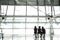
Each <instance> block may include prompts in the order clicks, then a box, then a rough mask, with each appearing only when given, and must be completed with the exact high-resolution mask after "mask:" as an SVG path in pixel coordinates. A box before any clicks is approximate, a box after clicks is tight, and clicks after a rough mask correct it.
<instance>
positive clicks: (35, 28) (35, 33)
mask: <svg viewBox="0 0 60 40" xmlns="http://www.w3.org/2000/svg"><path fill="white" fill-rule="evenodd" d="M34 35H35V40H36V39H37V27H36V26H35V27H34Z"/></svg>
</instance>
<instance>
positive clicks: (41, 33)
mask: <svg viewBox="0 0 60 40" xmlns="http://www.w3.org/2000/svg"><path fill="white" fill-rule="evenodd" d="M34 34H35V38H39V37H40V38H41V40H42V38H43V39H44V40H45V34H46V30H45V28H44V27H42V28H41V26H39V27H38V28H37V27H36V26H35V27H34Z"/></svg>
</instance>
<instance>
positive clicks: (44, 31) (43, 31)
mask: <svg viewBox="0 0 60 40" xmlns="http://www.w3.org/2000/svg"><path fill="white" fill-rule="evenodd" d="M42 34H43V38H44V40H45V34H46V30H45V28H44V27H42Z"/></svg>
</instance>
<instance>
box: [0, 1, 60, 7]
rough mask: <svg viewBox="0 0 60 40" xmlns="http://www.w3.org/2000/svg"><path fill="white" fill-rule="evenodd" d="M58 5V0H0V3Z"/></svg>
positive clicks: (59, 3)
mask: <svg viewBox="0 0 60 40" xmlns="http://www.w3.org/2000/svg"><path fill="white" fill-rule="evenodd" d="M37 3H38V5H39V6H44V5H47V6H49V5H51V4H52V5H53V6H59V5H60V0H0V5H30V6H36V5H37Z"/></svg>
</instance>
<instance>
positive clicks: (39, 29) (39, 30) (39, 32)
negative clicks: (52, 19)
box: [38, 26, 41, 37]
mask: <svg viewBox="0 0 60 40" xmlns="http://www.w3.org/2000/svg"><path fill="white" fill-rule="evenodd" d="M38 34H40V35H41V26H39V28H38ZM40 37H41V36H40Z"/></svg>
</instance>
